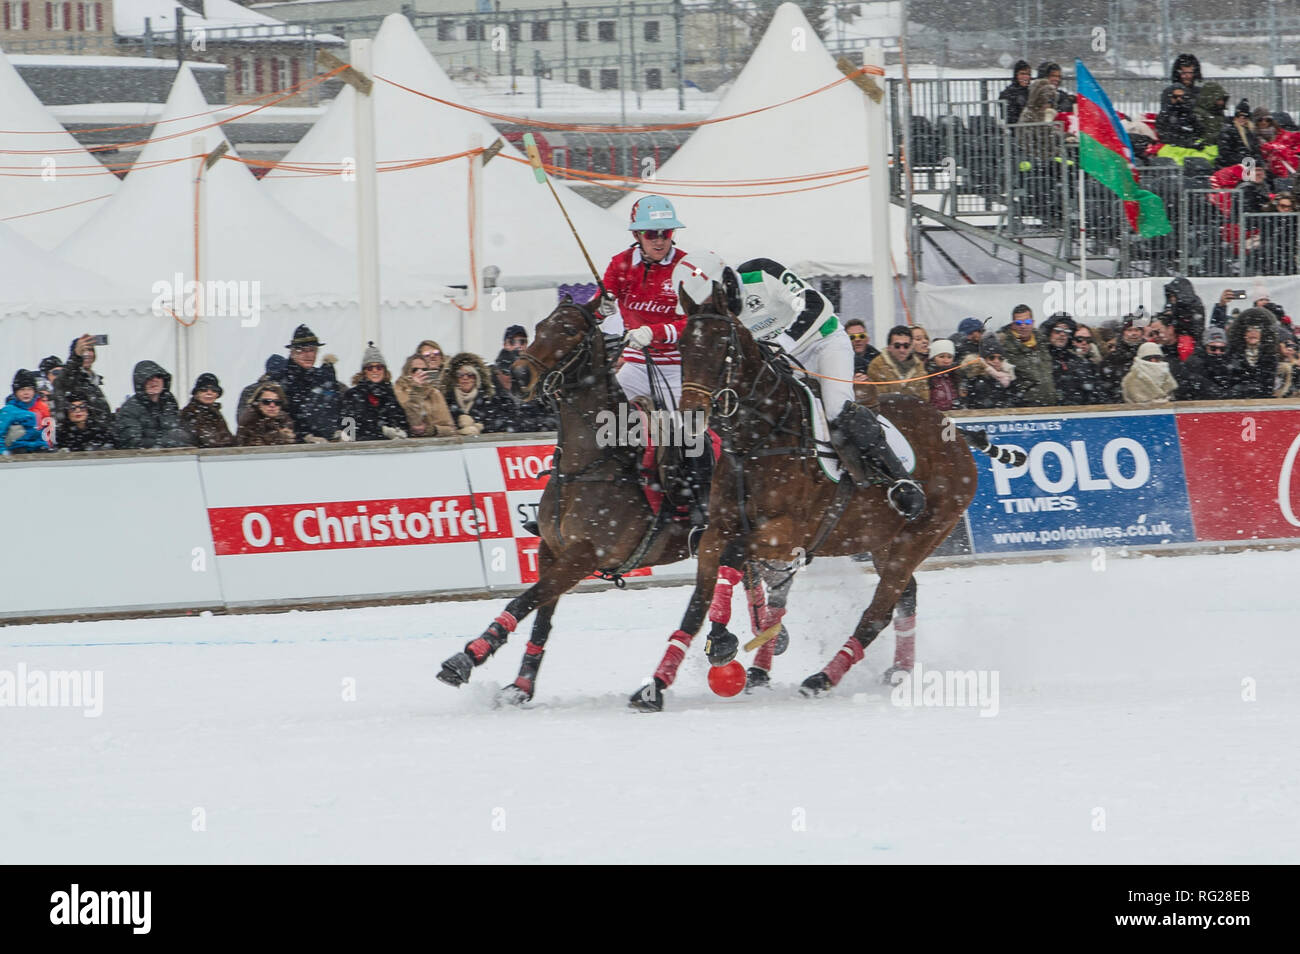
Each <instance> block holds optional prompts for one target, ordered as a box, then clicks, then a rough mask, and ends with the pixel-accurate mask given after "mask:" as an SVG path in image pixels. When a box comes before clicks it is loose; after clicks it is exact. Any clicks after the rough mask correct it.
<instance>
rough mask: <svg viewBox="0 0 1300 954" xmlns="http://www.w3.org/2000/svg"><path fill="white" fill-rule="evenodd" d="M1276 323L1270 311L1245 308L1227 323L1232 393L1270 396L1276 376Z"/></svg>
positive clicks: (1240, 395)
mask: <svg viewBox="0 0 1300 954" xmlns="http://www.w3.org/2000/svg"><path fill="white" fill-rule="evenodd" d="M1277 339H1278V323H1277V319H1276V318H1274V317H1273V313H1272V312H1271V311H1267V310H1265V309H1263V308H1247V309H1245V310H1244V311H1243V312H1242V313H1241V314H1239V315H1238V316H1237V317H1236V318H1234V319H1233V320H1232V324H1231V325H1229V326H1228V366H1229V368H1230V369H1231V373H1232V397H1237V398H1270V397H1272V396H1273V390H1274V388H1275V387H1276V386H1277V385H1276V377H1277V361H1278V352H1277Z"/></svg>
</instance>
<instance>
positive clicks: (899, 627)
mask: <svg viewBox="0 0 1300 954" xmlns="http://www.w3.org/2000/svg"><path fill="white" fill-rule="evenodd" d="M915 664H916V617H915V616H904V617H903V618H902V619H895V620H894V665H895V666H897V667H898V668H900V669H911V668H912V667H913V666H914V665H915Z"/></svg>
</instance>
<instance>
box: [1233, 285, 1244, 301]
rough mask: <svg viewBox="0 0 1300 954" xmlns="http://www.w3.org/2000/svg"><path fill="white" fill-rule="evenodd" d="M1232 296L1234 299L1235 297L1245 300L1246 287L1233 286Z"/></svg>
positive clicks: (1238, 299)
mask: <svg viewBox="0 0 1300 954" xmlns="http://www.w3.org/2000/svg"><path fill="white" fill-rule="evenodd" d="M1232 297H1233V298H1234V299H1236V300H1237V301H1245V300H1246V289H1244V288H1234V289H1233V290H1232Z"/></svg>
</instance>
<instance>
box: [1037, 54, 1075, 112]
mask: <svg viewBox="0 0 1300 954" xmlns="http://www.w3.org/2000/svg"><path fill="white" fill-rule="evenodd" d="M1038 78H1039V79H1043V80H1047V82H1048V83H1050V84H1051V86H1052V91H1053V94H1054V97H1053V102H1052V105H1053V107H1054V108H1055V109H1056V111H1057V112H1058V113H1072V112H1074V97H1073V96H1071V95H1070V94H1069V93H1067V92H1066V91H1065V90H1063V89H1061V66H1060V64H1059V63H1050V62H1043V63H1039V64H1038Z"/></svg>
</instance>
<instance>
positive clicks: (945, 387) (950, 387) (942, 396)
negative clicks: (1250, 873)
mask: <svg viewBox="0 0 1300 954" xmlns="http://www.w3.org/2000/svg"><path fill="white" fill-rule="evenodd" d="M956 353H957V349H956V348H954V347H953V346H952V342H951V341H949V340H948V339H947V338H940V339H938V340H937V341H935V342H934V344H933V346H932V347H931V348H930V360H929V361H927V362H926V364H925V370H926V373H928V374H934V375H935V376H934V377H932V378H930V379H929V383H930V404H931V406H933V407H935V408H937V409H938V410H940V411H951V410H952V409H953V408H958V407H961V406H962V400H961V391H960V388H959V381H960V379H959V378H958V374H957V371H956V369H955V368H954V367H953V356H954V355H955V354H956ZM939 372H947V373H939Z"/></svg>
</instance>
